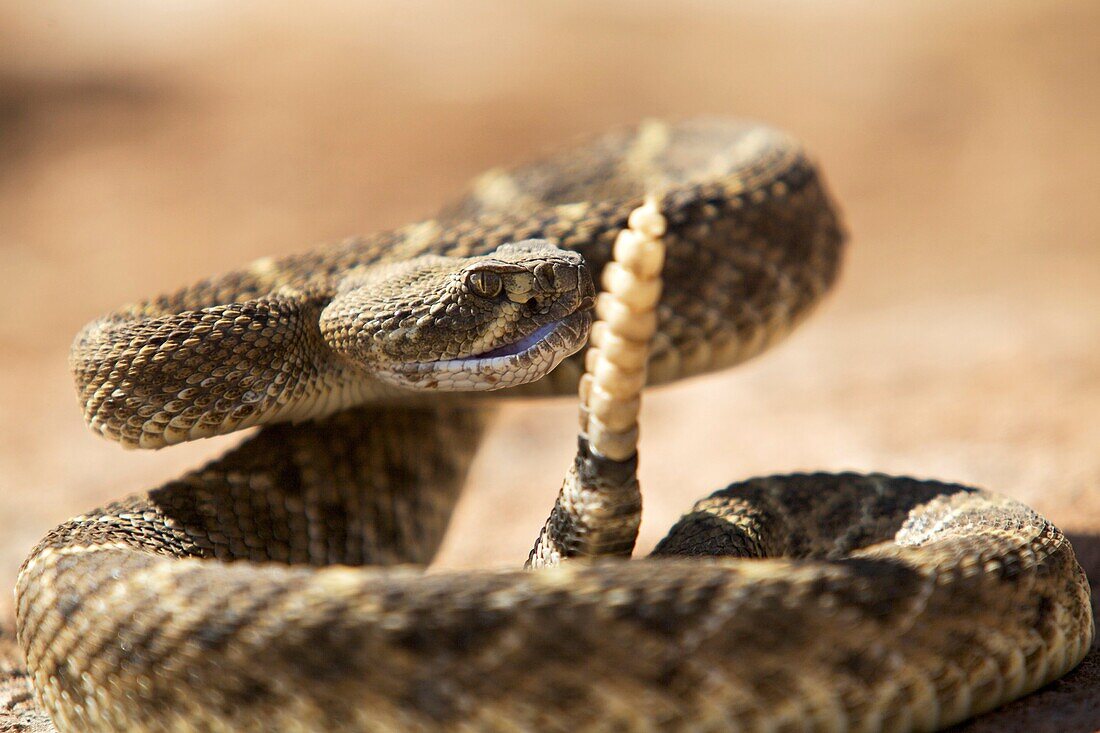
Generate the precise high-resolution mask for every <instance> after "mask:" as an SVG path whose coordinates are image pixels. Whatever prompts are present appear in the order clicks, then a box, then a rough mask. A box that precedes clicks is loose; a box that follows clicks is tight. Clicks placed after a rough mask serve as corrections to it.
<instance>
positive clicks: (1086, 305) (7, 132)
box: [0, 0, 1100, 731]
mask: <svg viewBox="0 0 1100 733" xmlns="http://www.w3.org/2000/svg"><path fill="white" fill-rule="evenodd" d="M1098 38H1100V4H1097V3H1095V2H1093V1H1092V0H1080V1H1078V2H1073V1H1069V0H1067V1H1065V2H1061V1H1059V2H1054V1H1053V0H1052V1H1051V2H1045V3H1031V2H1025V1H1024V0H1004V1H1003V2H996V3H994V2H977V1H974V2H946V1H944V2H926V1H924V0H901V1H899V2H894V3H875V2H870V1H866V2H863V1H853V2H844V3H835V4H834V3H824V2H810V1H808V0H806V1H800V2H791V3H771V2H767V0H750V1H749V2H740V3H730V4H723V3H720V2H707V1H705V0H689V1H685V2H669V3H630V2H625V1H622V2H619V1H611V2H599V3H590V2H583V1H580V0H577V1H575V2H574V1H572V0H570V1H567V2H557V3H545V4H528V3H507V2H487V1H481V0H475V1H473V2H466V3H447V2H442V1H440V0H433V1H432V2H428V3H419V4H415V5H410V4H407V3H404V2H400V1H398V0H379V1H376V2H371V3H354V2H350V0H347V1H344V2H328V3H310V4H307V5H301V6H296V7H295V8H294V9H293V10H292V11H288V10H287V9H286V7H284V6H282V5H276V4H265V3H260V2H258V1H257V2H239V3H234V4H220V3H192V4H183V5H180V4H149V3H141V2H137V1H136V0H115V1H114V2H106V1H105V0H98V1H94V2H90V3H82V4H80V6H79V9H77V6H74V5H72V4H69V3H64V2H60V0H44V1H43V2H39V3H35V4H29V3H20V2H18V1H15V2H12V1H11V0H4V1H3V2H0V272H2V273H3V276H4V277H3V284H2V286H0V589H4V588H11V587H12V586H13V584H14V578H15V574H16V572H17V570H18V567H19V563H20V562H21V560H22V558H23V557H24V556H25V554H26V553H27V551H28V550H29V549H30V547H31V546H32V545H33V544H34V543H35V541H36V540H37V539H38V538H39V537H40V536H41V535H42V534H43V533H44V532H45V531H46V530H48V529H49V528H50V527H51V526H53V525H55V524H57V523H59V522H60V521H62V520H64V519H65V518H67V517H69V516H71V515H73V514H76V513H79V512H80V511H82V510H85V509H89V508H91V507H93V506H96V505H98V504H101V503H104V502H106V501H108V500H110V499H112V498H117V497H119V496H122V495H125V494H127V493H132V492H135V491H138V490H141V489H143V488H148V487H152V486H154V485H157V484H159V483H161V482H163V481H165V480H167V479H169V478H171V477H174V476H176V475H178V474H180V473H181V472H183V471H184V470H186V469H187V468H190V467H194V466H195V465H197V464H199V463H200V462H202V461H203V460H205V459H207V458H209V457H212V456H214V455H216V454H218V453H220V452H222V451H224V450H225V449H226V448H227V447H228V446H230V445H233V444H235V443H236V442H239V440H240V437H239V436H232V437H228V438H224V439H216V440H209V441H203V442H201V443H197V444H190V445H185V446H180V447H177V448H172V449H170V450H165V451H158V452H129V453H124V452H123V451H121V450H120V449H119V448H118V447H117V446H116V445H113V444H110V443H108V442H106V441H104V440H102V439H100V438H97V437H95V436H93V435H92V434H91V433H90V432H88V431H87V430H86V429H85V427H84V426H83V424H82V420H81V416H80V411H79V409H78V407H77V404H76V400H75V398H74V392H73V388H72V383H71V379H70V377H69V375H68V368H67V361H66V355H67V352H68V348H69V344H70V342H71V339H72V337H73V335H74V334H75V333H76V331H77V330H78V329H79V328H80V326H81V325H83V324H84V323H85V322H87V321H89V320H91V319H92V318H94V317H96V316H97V315H99V314H101V313H104V312H106V311H108V310H110V309H112V308H114V307H116V306H118V305H120V304H122V303H125V302H129V301H132V300H136V299H139V298H142V297H146V296H150V295H153V294H157V293H160V292H162V291H165V290H168V289H171V288H174V287H176V286H179V285H183V284H187V283H189V282H191V281H193V280H196V279H198V278H200V277H202V276H205V275H208V274H212V273H214V272H217V271H222V270H226V269H230V268H233V267H236V266H239V265H241V264H243V263H246V262H248V261H249V260H252V259H254V258H257V257H261V256H265V255H279V254H285V253H290V252H295V251H300V250H303V249H306V248H308V247H310V246H313V245H317V244H321V243H324V242H329V241H333V240H337V239H341V238H343V237H345V236H348V235H352V234H357V233H368V232H371V231H376V230H380V229H384V228H388V227H393V226H398V225H402V224H405V223H409V222H413V221H416V220H418V219H421V218H428V217H430V216H432V214H433V213H434V212H435V211H436V210H437V209H438V208H439V207H440V206H441V205H442V204H443V203H445V202H446V201H447V200H448V199H449V198H450V197H452V196H454V195H455V194H456V193H457V192H459V191H460V190H461V188H462V186H463V184H464V183H465V182H466V181H467V180H468V179H470V178H471V177H473V176H474V175H476V174H477V173H479V172H481V171H483V170H485V169H487V168H490V167H493V166H497V165H502V164H508V163H514V162H519V161H521V160H523V159H524V158H526V157H529V156H531V155H534V154H537V153H538V152H540V151H545V150H552V149H554V148H555V147H557V146H561V145H564V144H567V143H568V142H570V141H572V140H574V139H576V138H577V137H578V136H583V135H585V134H591V133H594V132H598V131H601V130H603V129H606V128H608V127H611V126H614V125H617V124H621V123H627V122H634V121H637V120H639V119H643V118H646V117H669V118H679V117H690V116H694V115H700V114H708V115H729V116H738V117H748V118H754V119H759V120H764V121H767V122H770V123H772V124H775V125H777V126H779V127H782V128H785V129H787V130H789V131H791V132H793V133H794V134H795V135H797V136H798V137H800V138H801V139H802V140H804V141H805V142H806V144H807V145H808V147H809V148H810V149H811V150H812V151H813V152H814V154H815V156H816V157H817V159H818V160H819V161H820V163H821V165H822V167H823V169H824V171H825V172H826V175H827V178H828V180H829V182H830V184H831V187H832V189H833V192H834V194H835V196H836V198H837V200H838V201H839V202H840V204H841V207H842V209H843V211H844V214H845V221H846V224H847V227H848V229H849V231H850V233H851V245H850V249H849V254H848V258H847V263H846V267H845V271H844V274H843V277H842V280H841V282H840V284H839V286H838V288H837V290H836V292H835V293H834V294H833V295H832V296H831V297H830V299H829V300H828V302H827V303H826V304H825V305H824V307H822V308H821V309H820V311H819V312H818V313H817V315H816V317H814V318H812V319H810V321H809V322H808V323H807V324H806V325H805V326H804V327H802V328H801V329H800V330H799V331H797V332H796V333H795V334H794V335H793V336H792V337H791V338H790V339H789V340H787V341H786V342H785V343H784V344H782V345H780V346H779V347H777V348H776V349H774V350H773V351H772V352H769V353H768V354H765V355H764V356H762V357H760V358H758V359H756V360H754V361H753V362H751V363H749V364H747V365H745V366H743V367H741V368H739V369H735V370H731V371H728V372H725V373H721V374H716V375H711V376H707V377H702V378H698V379H695V380H691V381H689V382H686V383H682V384H678V385H674V386H669V387H666V388H660V389H654V390H651V391H650V392H648V393H647V394H646V399H645V405H644V410H643V415H642V445H641V453H640V455H641V480H642V485H643V491H644V494H645V499H646V514H645V519H644V524H643V531H642V538H641V541H640V543H639V549H640V550H645V549H648V547H650V546H652V544H653V543H654V542H655V541H656V539H657V538H659V537H660V536H661V534H662V533H663V531H664V529H665V528H667V527H668V526H669V524H671V522H672V521H674V520H675V518H676V517H677V516H678V515H679V513H680V512H682V511H684V510H685V509H687V508H688V507H689V506H690V504H691V502H692V501H693V500H694V499H695V498H697V497H699V496H702V495H705V494H706V493H708V492H710V491H711V490H713V489H716V488H719V487H721V486H724V485H725V484H727V483H729V482H730V481H733V480H736V479H741V478H745V477H748V476H752V475H758V474H766V473H779V472H789V471H795V470H816V469H822V470H848V469H853V470H861V471H871V470H875V471H886V472H893V473H906V474H912V475H916V476H920V477H936V478H941V479H948V480H953V481H959V482H963V483H969V484H975V485H980V486H985V487H989V488H993V489H996V490H998V491H1001V492H1003V493H1006V494H1009V495H1011V496H1013V497H1016V498H1019V499H1021V500H1023V501H1025V502H1027V503H1028V504H1030V505H1031V506H1033V507H1034V508H1035V509H1037V510H1038V511H1040V512H1041V513H1043V514H1045V515H1046V516H1048V517H1049V518H1050V519H1052V520H1053V521H1054V522H1055V523H1057V524H1059V525H1060V526H1061V527H1063V529H1066V530H1067V531H1070V532H1072V536H1073V538H1074V543H1075V547H1077V549H1078V552H1079V555H1080V558H1081V560H1082V563H1083V564H1084V565H1085V566H1086V569H1087V570H1088V572H1089V573H1090V575H1091V576H1092V578H1093V581H1094V583H1100V450H1098V446H1100V338H1098V336H1100V206H1098V204H1097V195H1098V193H1100V173H1098V171H1100V135H1098V134H1097V119H1098V117H1100V44H1098V43H1097V39H1098ZM575 410H576V407H575V404H573V403H572V401H570V400H559V401H554V402H549V403H547V402H528V403H512V404H509V405H508V406H507V407H506V408H505V409H504V410H503V414H502V416H501V418H500V420H499V421H498V422H497V424H496V425H495V427H494V429H493V431H492V433H491V435H490V437H489V439H488V441H487V443H486V445H485V446H484V449H483V450H482V451H481V453H480V455H479V457H478V459H477V462H476V465H475V467H474V470H473V473H472V476H471V477H470V480H469V484H468V488H467V490H466V493H465V495H464V497H463V500H462V503H461V504H460V506H459V509H458V512H457V515H456V516H455V518H454V522H453V525H452V527H451V530H450V533H449V535H448V539H447V541H446V544H445V547H444V549H443V551H442V553H441V555H440V557H439V559H438V561H437V563H436V566H437V568H439V569H446V568H455V567H490V566H514V565H518V564H520V563H522V561H523V559H524V558H525V556H526V552H527V550H528V549H529V547H530V544H531V542H532V541H533V539H534V537H535V535H536V533H537V531H538V528H539V527H540V526H541V523H542V521H543V520H544V518H545V516H546V513H547V512H548V510H549V508H550V506H551V505H552V503H553V499H554V496H555V494H556V492H557V489H558V485H559V482H560V480H561V477H562V476H563V474H564V472H565V469H566V467H567V466H568V465H569V462H570V460H571V456H572V452H573V450H574V446H575V442H574V441H575V437H574V433H575V427H576V420H575ZM11 618H12V609H11V594H10V593H7V592H4V593H0V628H2V629H3V631H0V674H2V675H4V681H3V682H2V683H0V731H8V730H12V731H24V730H26V731H31V730H48V727H47V723H46V722H45V721H44V720H43V718H42V716H41V714H40V713H39V712H38V711H36V710H35V708H34V706H33V702H32V701H31V700H30V699H29V697H28V695H27V694H26V687H25V683H24V681H23V680H22V679H21V678H20V677H19V674H20V671H21V662H20V660H19V657H18V654H17V652H15V651H14V647H13V645H12V642H11ZM1097 729H1100V652H1096V651H1094V653H1093V654H1092V655H1091V656H1090V658H1089V660H1087V661H1086V663H1085V665H1084V666H1083V667H1082V668H1081V669H1080V670H1079V671H1078V672H1076V673H1075V674H1074V675H1071V677H1070V678H1068V679H1067V680H1066V681H1064V682H1062V683H1058V684H1056V685H1054V686H1053V687H1052V688H1049V689H1048V690H1046V691H1044V692H1042V693H1039V694H1037V695H1034V696H1032V697H1031V698H1028V699H1027V700H1025V701H1023V702H1021V703H1018V704H1016V705H1014V706H1010V707H1009V708H1007V709H1005V710H1003V711H1001V712H998V713H994V714H992V715H989V716H985V717H984V718H982V719H979V720H978V721H976V722H974V723H972V724H970V726H969V727H967V728H966V730H970V731H978V730H980V731H1003V730H1020V731H1045V730H1049V731H1092V730H1097Z"/></svg>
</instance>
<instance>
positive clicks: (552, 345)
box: [374, 299, 592, 392]
mask: <svg viewBox="0 0 1100 733" xmlns="http://www.w3.org/2000/svg"><path fill="white" fill-rule="evenodd" d="M590 303H591V299H585V300H583V301H582V305H585V304H587V305H586V307H583V308H579V309H578V310H575V311H574V312H573V313H571V314H569V315H568V316H566V317H565V318H563V319H560V320H557V321H551V322H550V323H546V324H544V325H542V326H540V327H539V328H538V329H536V330H535V331H534V332H532V333H530V334H528V335H527V336H524V337H522V338H520V339H519V340H518V341H515V342H513V343H510V344H505V345H502V346H498V347H496V348H494V349H491V350H489V351H485V352H482V353H479V354H474V355H472V356H466V357H461V358H456V359H441V360H438V361H425V362H408V363H403V364H402V363H399V364H393V365H391V366H389V367H386V368H382V369H378V370H376V371H375V372H374V376H375V377H377V378H378V379H380V380H382V381H383V382H386V383H388V384H391V385H393V386H396V387H401V388H403V389H412V390H417V391H428V390H431V391H437V392H489V391H493V390H498V389H506V388H508V387H517V386H519V385H521V384H527V383H528V382H534V381H536V380H539V379H542V378H543V377H544V376H546V375H547V374H549V373H550V372H551V371H553V370H554V369H555V368H556V367H557V366H558V364H560V363H561V362H562V360H564V359H565V358H566V357H568V356H572V355H573V354H575V353H577V352H578V351H580V350H581V348H583V347H584V345H585V343H587V341H588V331H589V328H590V327H591V325H592V308H591V305H590Z"/></svg>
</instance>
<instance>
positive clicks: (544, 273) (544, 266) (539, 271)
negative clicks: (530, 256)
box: [535, 262, 556, 290]
mask: <svg viewBox="0 0 1100 733" xmlns="http://www.w3.org/2000/svg"><path fill="white" fill-rule="evenodd" d="M535 279H536V280H538V281H539V285H541V286H542V287H544V288H546V289H548V290H549V289H551V288H553V287H554V284H555V282H556V274H555V271H554V266H553V265H551V264H550V263H549V262H543V263H541V264H539V265H537V266H536V267H535Z"/></svg>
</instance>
